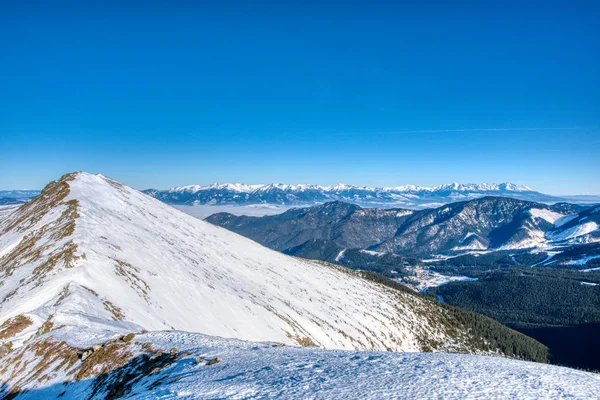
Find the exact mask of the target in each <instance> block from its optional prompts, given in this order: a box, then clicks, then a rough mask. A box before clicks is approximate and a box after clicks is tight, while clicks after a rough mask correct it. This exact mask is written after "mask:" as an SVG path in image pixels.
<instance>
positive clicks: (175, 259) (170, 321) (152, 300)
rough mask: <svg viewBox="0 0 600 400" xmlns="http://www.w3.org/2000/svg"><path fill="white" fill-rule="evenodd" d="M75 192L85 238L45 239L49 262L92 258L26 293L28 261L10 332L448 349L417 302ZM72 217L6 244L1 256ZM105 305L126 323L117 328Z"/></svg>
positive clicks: (95, 183) (109, 190)
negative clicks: (163, 333)
mask: <svg viewBox="0 0 600 400" xmlns="http://www.w3.org/2000/svg"><path fill="white" fill-rule="evenodd" d="M68 184H69V186H70V194H69V195H68V197H67V199H65V201H66V200H69V199H74V200H77V201H78V202H79V206H78V211H77V212H78V214H79V216H78V218H77V219H76V224H75V230H74V232H73V233H72V234H71V235H70V236H69V237H67V238H64V239H61V240H60V241H58V242H56V241H53V240H52V239H51V238H50V237H48V238H44V244H45V245H47V246H49V247H47V248H45V250H44V253H43V254H46V255H47V254H49V253H50V251H52V249H54V248H55V247H56V246H62V245H63V244H64V243H67V241H69V240H72V242H73V243H74V244H76V245H77V255H79V256H83V255H85V258H83V257H82V258H80V259H78V260H76V261H75V262H74V265H73V267H71V268H65V267H56V268H54V269H53V270H52V271H51V272H50V273H49V274H48V275H47V276H45V277H43V279H42V280H41V281H40V282H39V283H36V282H30V283H26V284H21V283H19V281H20V280H21V279H25V278H27V277H29V276H31V274H32V271H33V270H34V269H35V268H36V267H37V266H39V264H40V262H41V261H40V260H24V261H23V265H21V266H20V267H19V268H18V269H16V270H15V272H14V274H13V275H12V277H11V279H5V281H4V285H2V286H0V299H5V301H3V302H2V303H1V304H0V324H1V323H2V322H4V321H5V320H7V319H8V318H11V317H14V316H16V315H18V314H26V315H27V316H29V317H30V318H32V319H33V320H34V325H35V326H36V327H38V326H39V325H40V324H41V323H42V322H43V321H44V320H46V319H47V318H48V316H49V315H54V320H55V323H56V324H65V325H69V326H74V325H79V326H88V325H95V326H97V328H98V330H99V331H113V332H126V331H131V330H134V331H136V330H137V331H140V330H141V329H142V328H144V329H147V330H164V329H171V328H175V329H179V330H185V331H191V332H202V333H205V334H209V335H215V336H222V337H231V338H239V339H245V340H255V341H261V340H272V341H278V342H282V343H286V344H296V343H297V342H298V340H299V339H304V338H308V339H310V340H312V342H314V343H315V344H316V345H318V346H321V347H323V348H329V349H366V350H385V349H387V348H389V349H392V350H396V351H419V350H420V349H421V347H420V344H419V342H418V340H417V332H416V330H420V329H425V330H426V331H427V332H428V333H429V334H430V335H431V337H436V338H438V339H441V340H442V341H444V338H445V336H444V333H443V331H442V330H441V328H439V327H431V326H428V325H427V321H426V320H425V319H423V318H422V317H419V316H417V315H416V313H415V311H416V309H418V308H419V307H420V306H423V307H424V308H426V307H428V304H426V303H425V302H424V301H422V300H420V299H418V298H415V297H414V296H410V295H408V294H403V295H400V296H405V297H407V299H406V301H407V302H410V304H405V303H403V299H402V298H400V299H399V298H398V296H399V292H397V291H394V290H392V289H389V288H387V287H384V286H381V285H379V284H375V283H372V282H369V281H366V280H363V279H360V278H358V277H356V276H355V275H353V274H352V273H350V272H346V271H344V270H341V269H338V268H337V267H331V266H325V265H323V264H319V263H315V262H309V261H306V260H300V259H296V258H292V257H289V256H286V255H284V254H281V253H279V252H276V251H273V250H270V249H267V248H265V247H263V246H261V245H259V244H257V243H255V242H253V241H251V240H249V239H246V238H244V237H242V236H239V235H237V234H235V233H232V232H230V231H228V230H226V229H223V228H219V227H216V226H214V225H212V224H209V223H207V222H204V221H201V220H198V219H196V218H193V217H191V216H189V215H187V214H184V213H182V212H179V211H177V210H175V209H174V208H172V207H170V206H168V205H165V204H163V203H162V202H160V201H158V200H156V199H154V198H152V197H150V196H147V195H145V194H143V193H141V192H138V191H136V190H134V189H132V188H129V187H126V186H123V185H120V184H118V183H116V182H114V181H112V180H110V179H108V178H105V177H103V176H100V175H90V174H86V173H79V174H77V175H76V177H75V179H74V180H73V181H70V182H68ZM64 207H65V206H62V205H60V206H57V207H55V209H52V210H51V211H50V212H49V213H48V214H46V215H45V217H44V218H43V219H42V220H41V221H38V222H37V223H36V224H35V225H34V226H33V227H31V228H30V229H27V230H25V231H19V230H16V229H13V230H11V231H9V232H8V233H6V234H4V235H1V236H0V252H2V251H4V250H5V249H7V248H9V247H10V246H13V245H14V243H15V242H16V241H20V240H23V238H25V237H26V235H28V234H29V233H31V232H32V231H34V230H36V229H41V228H42V227H44V226H47V225H48V224H51V223H52V222H53V221H54V220H56V218H58V217H59V216H60V214H61V212H62V211H63V210H64ZM2 228H3V226H2V225H0V232H1V231H2ZM8 253H10V249H9V250H8ZM86 289H89V290H86ZM13 291H16V292H15V293H14V294H12V295H11V296H8V295H9V294H11V293H12V292H13ZM6 296H8V297H6ZM65 297H66V299H65ZM107 303H108V304H112V305H113V306H114V307H116V308H118V309H119V310H120V311H121V313H122V314H123V317H122V318H121V319H122V321H120V320H119V321H112V320H113V319H114V318H113V317H114V315H113V314H111V307H108V306H106V304H107ZM103 305H104V306H103ZM125 321H127V322H125Z"/></svg>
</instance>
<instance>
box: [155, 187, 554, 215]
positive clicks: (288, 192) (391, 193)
mask: <svg viewBox="0 0 600 400" xmlns="http://www.w3.org/2000/svg"><path fill="white" fill-rule="evenodd" d="M144 192H145V193H147V194H150V195H151V196H153V197H156V198H157V199H159V200H162V201H164V202H166V203H169V204H187V205H248V204H277V205H310V204H320V203H325V202H329V201H344V202H347V203H353V204H358V205H365V206H384V207H392V206H396V207H408V208H412V209H419V208H425V207H432V206H436V205H441V204H446V203H451V202H456V201H460V200H469V199H474V198H478V197H484V196H504V197H512V198H518V199H522V200H530V201H538V202H545V203H553V202H558V201H560V200H561V199H560V198H557V197H554V196H549V195H545V194H543V193H539V192H536V191H534V190H532V189H530V188H529V187H527V186H523V185H515V184H512V183H502V184H486V183H483V184H458V183H452V184H446V185H440V186H436V187H432V188H428V187H421V186H414V185H408V186H397V187H385V188H375V187H368V186H351V185H344V184H339V185H335V186H319V185H284V184H267V185H243V184H215V185H209V186H199V185H191V186H180V187H175V188H172V189H168V190H155V189H149V190H146V191H144Z"/></svg>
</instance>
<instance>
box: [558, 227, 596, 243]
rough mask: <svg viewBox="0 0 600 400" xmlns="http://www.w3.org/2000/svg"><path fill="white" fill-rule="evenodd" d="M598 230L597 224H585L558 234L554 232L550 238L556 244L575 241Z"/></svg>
mask: <svg viewBox="0 0 600 400" xmlns="http://www.w3.org/2000/svg"><path fill="white" fill-rule="evenodd" d="M596 230H598V224H597V223H595V222H586V223H583V224H579V225H575V226H572V227H571V228H567V229H564V230H562V231H558V232H552V233H550V235H549V238H550V239H552V240H553V241H555V242H561V241H565V240H573V239H577V238H580V237H581V236H584V235H587V234H589V233H591V232H594V231H596Z"/></svg>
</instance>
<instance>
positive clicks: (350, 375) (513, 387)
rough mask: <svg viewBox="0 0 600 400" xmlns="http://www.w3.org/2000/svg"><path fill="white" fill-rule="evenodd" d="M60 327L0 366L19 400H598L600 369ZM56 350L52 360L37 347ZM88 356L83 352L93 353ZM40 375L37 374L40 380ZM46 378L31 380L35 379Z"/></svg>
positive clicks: (4, 391) (7, 391) (0, 374)
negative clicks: (81, 341)
mask: <svg viewBox="0 0 600 400" xmlns="http://www.w3.org/2000/svg"><path fill="white" fill-rule="evenodd" d="M84 335H85V336H86V337H87V336H89V335H87V334H86V333H85V332H83V333H82V332H80V331H75V330H73V329H65V328H63V329H59V330H57V331H55V332H54V338H53V339H52V340H48V338H47V337H40V338H39V339H37V340H36V341H34V342H32V343H31V344H30V345H29V346H27V347H24V348H21V349H19V350H17V351H14V352H13V353H11V355H10V356H9V357H10V363H9V364H10V365H16V364H17V363H18V361H19V360H21V361H29V368H27V367H24V366H23V364H24V363H21V364H20V365H21V366H20V367H19V368H14V369H10V368H7V367H6V366H7V364H4V365H0V380H2V381H5V382H9V383H13V382H16V381H19V380H21V382H22V384H21V385H20V386H18V387H17V388H15V387H14V386H13V387H10V388H4V389H2V388H0V396H2V395H3V394H6V395H8V396H10V395H14V394H19V396H18V397H17V399H19V400H27V399H31V400H32V399H36V400H37V399H56V398H59V399H61V400H65V399H114V398H117V397H120V396H123V397H126V398H135V399H158V398H160V399H175V398H185V399H225V398H232V399H258V398H261V399H263V398H271V399H278V398H286V399H307V398H311V399H382V398H390V399H411V400H412V399H442V398H443V399H542V398H544V399H548V398H552V399H560V398H570V399H591V398H597V394H598V389H599V388H600V375H597V374H593V373H588V372H582V371H577V370H572V369H568V368H562V367H556V366H551V365H544V364H537V363H530V362H523V361H515V360H509V359H505V358H500V357H482V356H473V355H458V354H441V353H389V352H357V351H340V350H321V349H308V348H300V347H287V346H280V345H277V344H274V343H265V342H244V341H240V340H234V339H222V338H215V337H210V336H205V335H201V334H192V333H184V332H178V331H167V332H150V333H146V334H140V335H135V336H133V335H131V336H126V337H121V338H114V337H97V339H98V342H97V343H95V346H94V347H93V348H92V347H91V346H92V342H89V343H88V346H90V348H89V349H81V348H76V347H73V345H72V344H71V343H70V342H73V341H77V340H78V338H79V337H81V336H84ZM41 349H52V350H53V352H51V353H50V355H49V356H47V357H44V358H42V357H36V356H35V352H36V351H38V352H39V351H40V350H41ZM84 354H85V359H84V360H83V361H82V360H80V359H79V358H82V357H84V356H83V355H84ZM33 375H36V376H37V378H36V379H31V378H32V376H33ZM38 381H41V382H42V383H41V384H38V385H32V384H31V382H38Z"/></svg>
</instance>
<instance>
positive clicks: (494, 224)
mask: <svg viewBox="0 0 600 400" xmlns="http://www.w3.org/2000/svg"><path fill="white" fill-rule="evenodd" d="M207 221H209V222H212V223H214V224H217V225H220V226H222V227H225V228H227V229H230V230H232V231H234V232H237V233H239V234H242V235H244V236H247V237H249V238H251V239H253V240H256V241H257V242H259V243H261V244H263V245H265V246H268V247H271V248H273V249H276V250H280V251H283V252H285V253H288V254H293V255H298V256H302V257H307V258H315V259H322V260H326V261H331V262H337V263H340V264H344V265H346V266H349V267H355V268H363V269H365V268H367V269H375V270H377V272H383V273H385V271H382V270H381V269H382V264H383V265H384V266H385V267H387V268H388V269H390V270H392V269H393V270H398V268H401V267H402V265H403V263H404V260H403V258H416V259H419V260H425V262H452V261H453V260H454V261H456V260H458V261H457V262H460V263H462V265H469V263H471V264H472V263H475V264H476V263H477V262H478V259H480V260H485V259H486V258H487V259H488V260H492V261H490V262H494V263H496V264H499V263H502V262H505V263H508V264H510V265H533V264H540V265H541V264H550V263H556V264H566V265H584V264H585V263H586V262H587V261H593V260H596V259H598V258H600V230H599V229H598V228H599V224H600V207H599V206H582V205H574V204H569V203H556V204H554V205H546V204H541V203H535V202H530V201H524V200H518V199H511V198H505V197H484V198H480V199H475V200H469V201H463V202H456V203H452V204H448V205H444V206H441V207H438V208H434V209H426V210H418V211H417V210H407V209H376V208H362V207H360V206H357V205H354V204H349V203H343V202H330V203H326V204H323V205H318V206H313V207H307V208H299V209H292V210H289V211H287V212H285V213H283V214H279V215H271V216H263V217H248V216H235V215H232V214H228V213H218V214H215V215H212V216H210V217H208V218H207ZM492 255H493V256H494V257H493V258H492V257H491V256H492ZM398 256H401V257H398ZM467 256H468V257H467ZM461 257H462V258H461ZM465 257H466V258H465ZM394 260H396V261H394ZM597 261H600V260H597ZM370 265H371V266H374V267H373V268H369V266H370ZM388 272H389V271H388Z"/></svg>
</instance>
